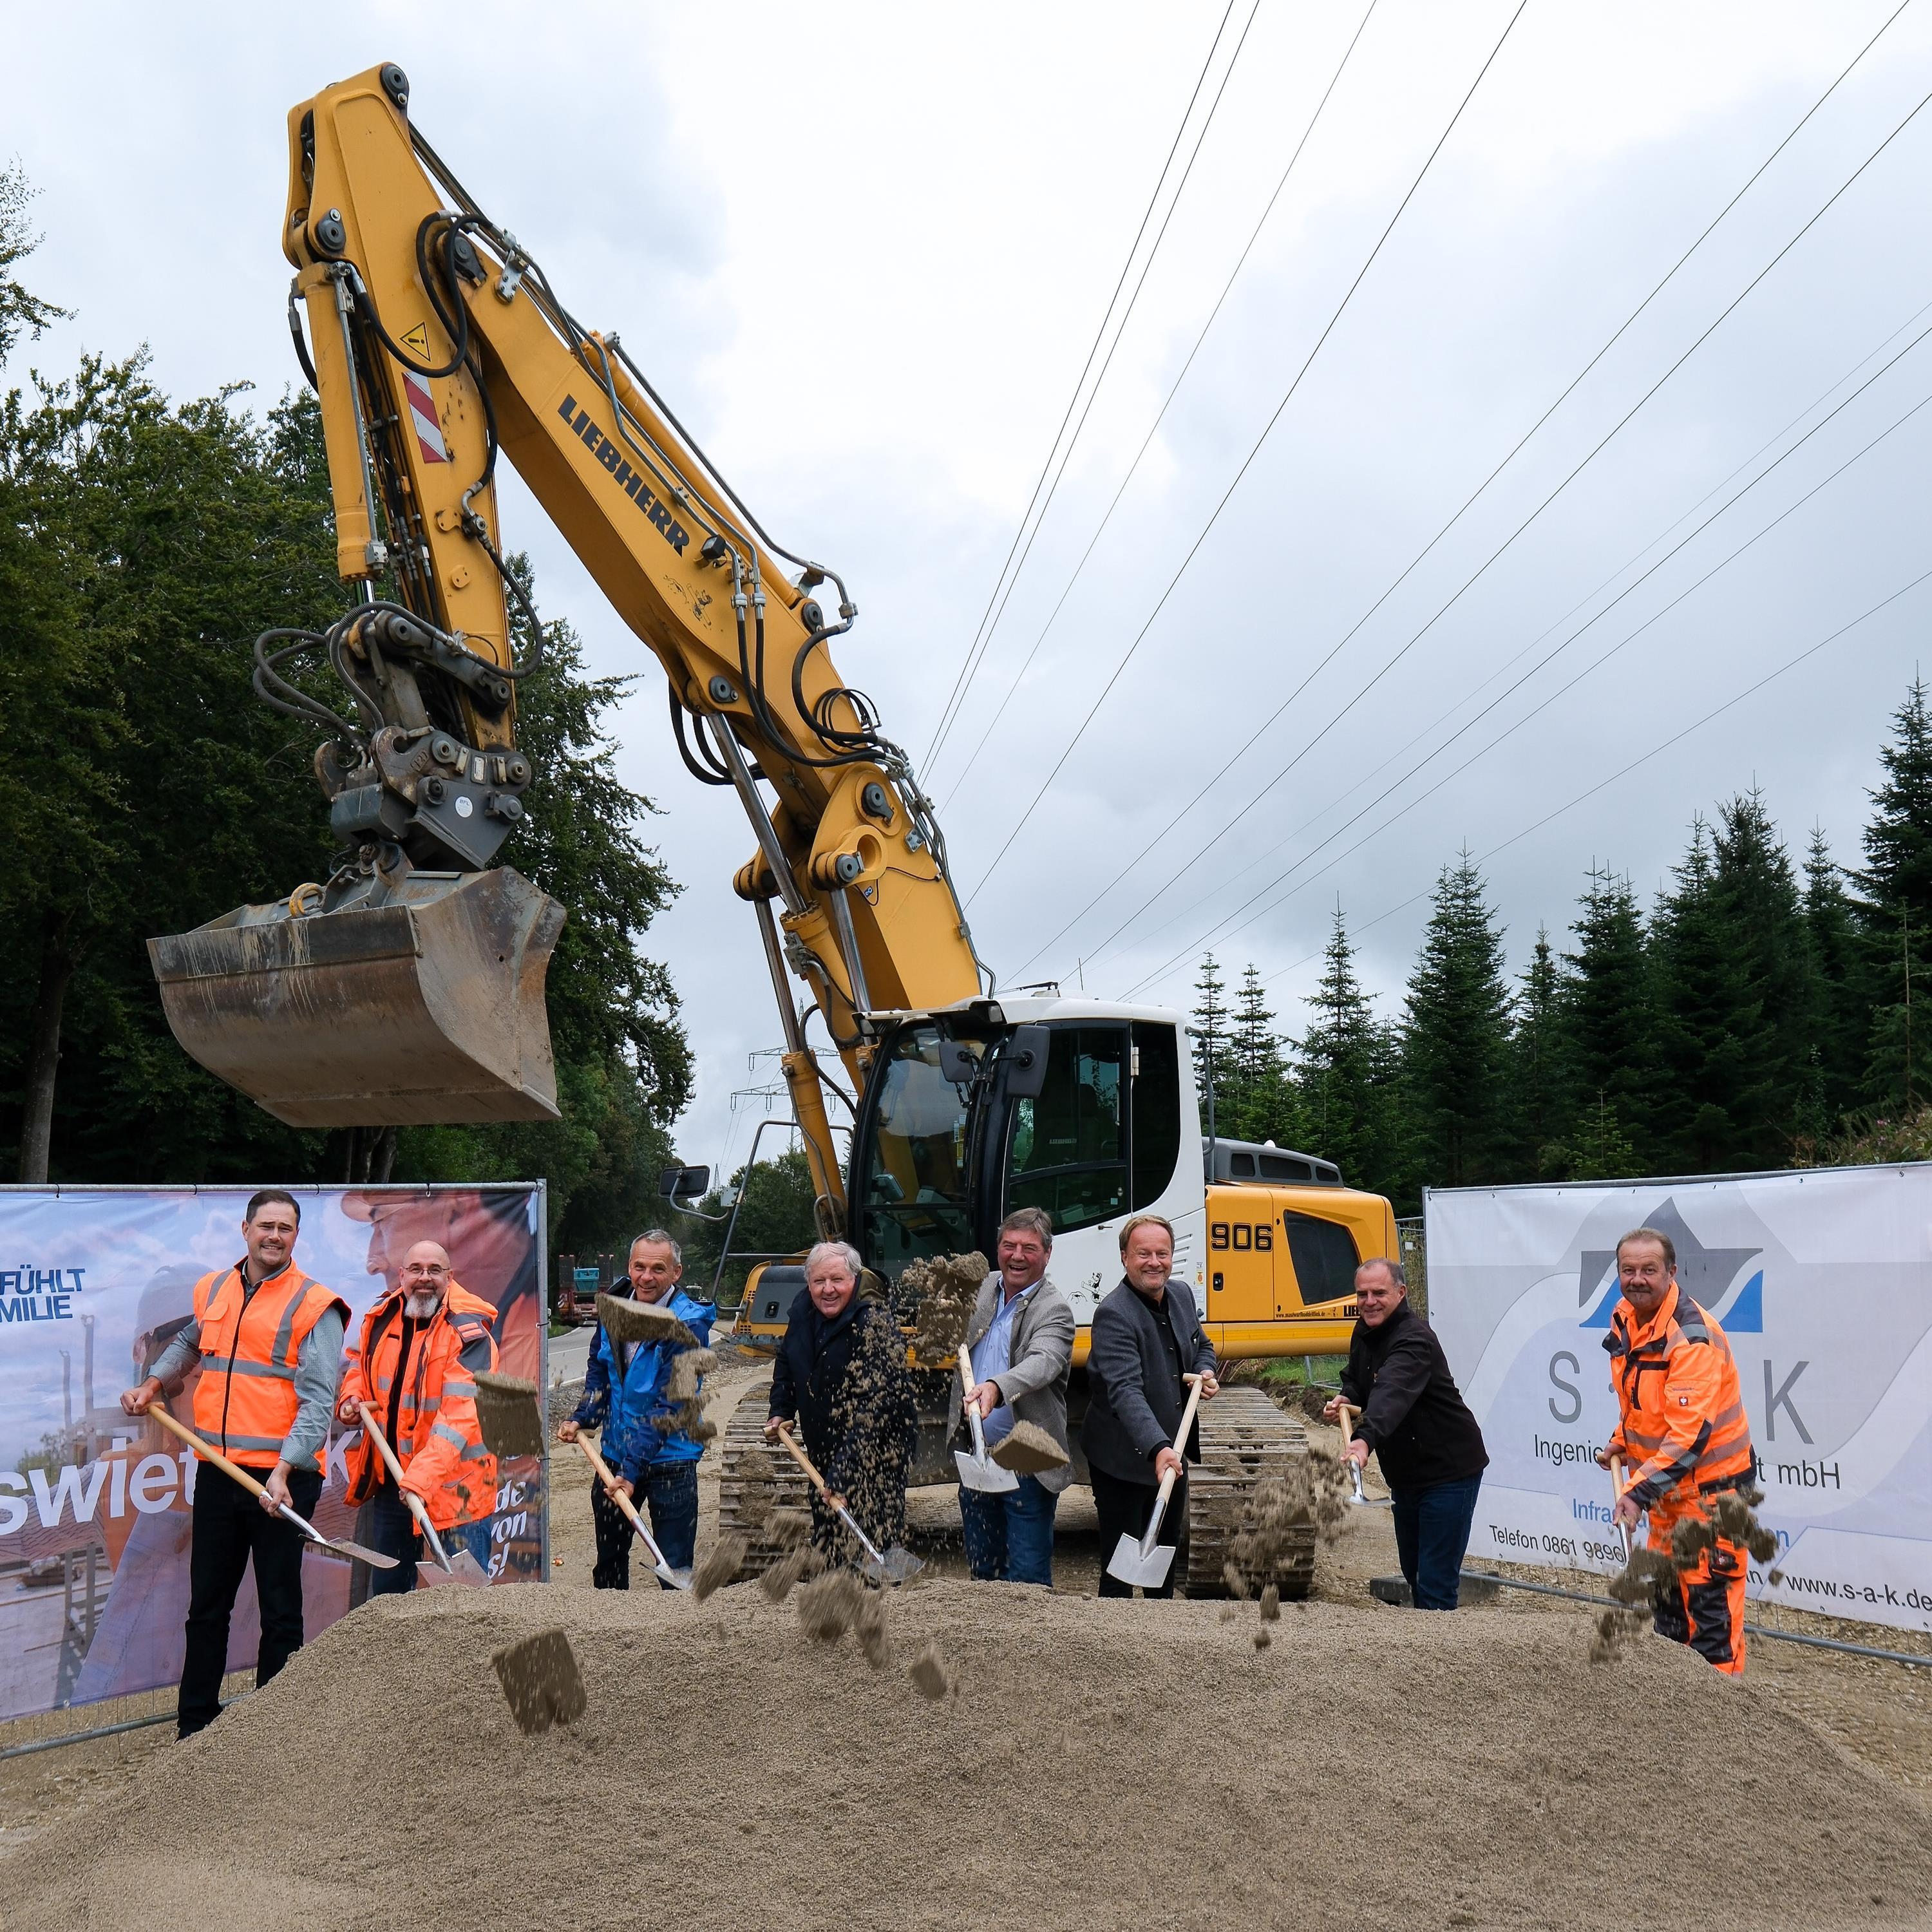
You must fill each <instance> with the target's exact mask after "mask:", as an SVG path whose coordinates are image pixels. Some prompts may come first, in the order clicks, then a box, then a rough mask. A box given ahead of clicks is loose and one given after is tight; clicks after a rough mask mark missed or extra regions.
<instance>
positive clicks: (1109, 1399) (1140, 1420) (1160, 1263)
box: [1080, 1214, 1221, 1597]
mask: <svg viewBox="0 0 1932 1932" xmlns="http://www.w3.org/2000/svg"><path fill="white" fill-rule="evenodd" d="M1121 1265H1122V1267H1123V1268H1124V1269H1125V1270H1126V1276H1125V1278H1124V1280H1122V1281H1121V1284H1120V1286H1118V1288H1116V1289H1114V1291H1113V1292H1112V1293H1111V1294H1110V1295H1109V1296H1108V1297H1107V1298H1106V1300H1105V1301H1103V1302H1102V1303H1101V1304H1100V1307H1098V1308H1097V1309H1096V1310H1094V1326H1093V1331H1092V1337H1093V1339H1092V1341H1091V1344H1090V1346H1089V1348H1088V1355H1087V1419H1086V1421H1085V1422H1084V1423H1083V1424H1082V1425H1081V1430H1080V1441H1081V1445H1082V1447H1083V1448H1085V1450H1086V1451H1087V1465H1088V1472H1089V1475H1090V1477H1091V1481H1092V1482H1093V1485H1094V1509H1095V1511H1096V1512H1097V1514H1098V1515H1099V1517H1100V1560H1101V1562H1102V1563H1103V1565H1104V1564H1105V1563H1106V1560H1107V1559H1108V1558H1109V1556H1112V1554H1113V1553H1114V1547H1115V1544H1118V1542H1119V1541H1120V1540H1121V1538H1122V1537H1123V1536H1131V1537H1133V1538H1136V1539H1138V1538H1140V1537H1142V1535H1145V1533H1146V1531H1147V1526H1148V1518H1149V1517H1151V1516H1152V1514H1154V1495H1155V1492H1156V1491H1157V1490H1158V1488H1159V1487H1160V1479H1161V1478H1162V1477H1163V1476H1164V1475H1166V1473H1167V1472H1168V1471H1169V1469H1172V1470H1173V1471H1174V1472H1175V1475H1176V1476H1177V1478H1178V1481H1176V1483H1175V1490H1174V1494H1173V1495H1172V1497H1170V1498H1169V1502H1168V1505H1167V1514H1166V1516H1165V1517H1163V1518H1162V1520H1161V1526H1160V1541H1161V1542H1163V1543H1165V1544H1170V1545H1172V1544H1178V1543H1179V1541H1180V1540H1181V1526H1182V1525H1183V1524H1184V1523H1185V1522H1186V1521H1187V1463H1190V1462H1194V1463H1198V1462H1199V1461H1200V1460H1201V1447H1200V1432H1199V1430H1190V1432H1189V1435H1188V1439H1187V1445H1186V1455H1185V1458H1184V1457H1182V1456H1181V1454H1178V1453H1177V1452H1176V1451H1175V1446H1174V1438H1175V1432H1176V1431H1177V1430H1178V1429H1179V1427H1180V1426H1181V1411H1182V1410H1183V1409H1184V1408H1185V1407H1186V1406H1187V1394H1188V1391H1187V1385H1186V1384H1185V1383H1184V1382H1183V1381H1182V1380H1181V1378H1182V1376H1184V1375H1198V1376H1200V1378H1201V1397H1202V1400H1203V1401H1204V1402H1205V1401H1208V1400H1211V1398H1212V1397H1214V1396H1216V1395H1217V1394H1220V1388H1221V1385H1220V1382H1218V1381H1217V1380H1216V1379H1215V1375H1214V1369H1215V1362H1214V1347H1213V1346H1212V1344H1211V1343H1209V1341H1208V1337H1207V1334H1206V1333H1205V1331H1204V1330H1203V1329H1202V1326H1201V1316H1200V1314H1199V1311H1198V1310H1196V1307H1195V1305H1194V1295H1193V1291H1192V1290H1191V1289H1190V1288H1189V1287H1188V1286H1187V1283H1185V1282H1184V1281H1178V1280H1172V1279H1171V1278H1170V1277H1171V1271H1172V1268H1173V1266H1174V1229H1173V1226H1172V1224H1171V1223H1169V1222H1167V1221H1165V1220H1163V1219H1162V1218H1161V1217H1160V1216H1159V1215H1158V1214H1136V1215H1133V1216H1132V1217H1130V1218H1129V1220H1127V1223H1126V1225H1125V1226H1123V1227H1122V1229H1121ZM1174 1582H1175V1580H1174V1574H1173V1572H1172V1571H1169V1573H1168V1579H1167V1581H1166V1583H1163V1585H1162V1586H1160V1589H1157V1590H1153V1591H1149V1592H1145V1594H1146V1595H1150V1596H1156V1597H1171V1596H1172V1595H1174ZM1100 1594H1101V1595H1102V1596H1103V1597H1131V1596H1132V1595H1133V1588H1132V1587H1131V1586H1130V1585H1128V1584H1126V1583H1122V1582H1121V1580H1120V1579H1119V1578H1118V1577H1112V1576H1110V1575H1109V1574H1107V1572H1106V1570H1105V1569H1104V1568H1103V1571H1101V1574H1100Z"/></svg>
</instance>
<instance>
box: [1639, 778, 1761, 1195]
mask: <svg viewBox="0 0 1932 1932" xmlns="http://www.w3.org/2000/svg"><path fill="white" fill-rule="evenodd" d="M1673 878H1674V880H1675V882H1676V883H1674V885H1673V887H1672V889H1670V892H1667V893H1666V894H1665V895H1664V899H1663V901H1662V902H1661V904H1660V905H1659V906H1658V911H1657V917H1656V919H1655V922H1653V924H1652V929H1651V934H1650V950H1651V954H1652V987H1653V989H1654V995H1655V1006H1656V1022H1655V1025H1656V1031H1655V1052H1656V1058H1657V1060H1658V1063H1659V1066H1660V1070H1661V1074H1662V1076H1663V1083H1664V1089H1665V1091H1666V1093H1667V1096H1668V1100H1667V1105H1666V1106H1665V1107H1664V1109H1662V1110H1661V1112H1660V1115H1659V1118H1658V1120H1657V1122H1656V1128H1657V1136H1656V1145H1657V1150H1658V1154H1659V1155H1660V1156H1661V1161H1662V1163H1663V1165H1664V1166H1665V1167H1667V1168H1668V1169H1673V1170H1675V1171H1676V1172H1679V1173H1705V1174H1711V1173H1720V1172H1724V1171H1726V1170H1727V1169H1731V1168H1733V1167H1736V1166H1739V1165H1741V1164H1742V1163H1741V1162H1740V1160H1739V1157H1738V1154H1737V1149H1738V1148H1739V1146H1740V1145H1742V1142H1743V1141H1744V1139H1745V1135H1746V1132H1747V1127H1748V1123H1749V1122H1750V1121H1752V1120H1753V1119H1754V1118H1756V1117H1757V1115H1760V1113H1761V1112H1763V1105H1764V1098H1765V1094H1766V1084H1765V1079H1764V1076H1763V1064H1764V1052H1763V1047H1764V1041H1765V1034H1766V1028H1765V1026H1764V1023H1763V1013H1762V1010H1761V1008H1760V1007H1759V1006H1758V1005H1757V1004H1756V1003H1754V1001H1752V1000H1751V998H1750V995H1749V992H1748V988H1747V986H1746V984H1745V974H1744V971H1743V969H1742V967H1741V966H1740V965H1739V963H1738V961H1737V959H1736V954H1735V951H1734V947H1733V934H1732V932H1731V931H1730V927H1729V925H1728V922H1727V920H1726V919H1725V918H1724V913H1723V910H1722V909H1721V906H1720V904H1719V900H1718V882H1717V872H1716V864H1715V859H1714V857H1713V855H1712V844H1711V833H1710V828H1709V826H1707V825H1706V823H1705V822H1704V820H1703V817H1702V815H1701V814H1700V816H1699V817H1697V820H1695V821H1694V823H1693V824H1692V826H1691V849H1690V850H1689V851H1688V853H1685V856H1684V859H1683V860H1682V862H1681V863H1680V864H1679V865H1678V866H1677V868H1676V871H1675V872H1674V874H1673Z"/></svg>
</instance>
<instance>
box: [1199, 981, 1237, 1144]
mask: <svg viewBox="0 0 1932 1932" xmlns="http://www.w3.org/2000/svg"><path fill="white" fill-rule="evenodd" d="M1194 990H1195V992H1196V994H1197V995H1199V1000H1198V1001H1197V1003H1196V1006H1195V1008H1194V1087H1195V1094H1196V1098H1197V1099H1198V1100H1199V1102H1200V1105H1201V1127H1202V1132H1203V1133H1205V1132H1207V1131H1208V1125H1209V1122H1210V1121H1212V1122H1213V1126H1214V1132H1215V1133H1217V1135H1228V1136H1232V1137H1233V1138H1235V1139H1239V1138H1240V1136H1238V1135H1235V1131H1234V1129H1233V1127H1232V1125H1231V1124H1229V1106H1230V1103H1232V1100H1233V1097H1234V1069H1233V1062H1232V1055H1231V1054H1230V1052H1229V1045H1230V1043H1229V1037H1228V1032H1229V1028H1228V1007H1227V1003H1226V1001H1224V1000H1223V998H1222V997H1221V995H1222V992H1223V987H1222V984H1221V969H1220V967H1219V966H1218V965H1217V964H1216V963H1215V959H1214V954H1213V953H1206V954H1205V955H1203V956H1202V961H1201V977H1200V978H1199V979H1198V980H1196V981H1195V983H1194ZM1209 1082H1212V1083H1213V1106H1212V1108H1210V1106H1209V1091H1208V1090H1209Z"/></svg>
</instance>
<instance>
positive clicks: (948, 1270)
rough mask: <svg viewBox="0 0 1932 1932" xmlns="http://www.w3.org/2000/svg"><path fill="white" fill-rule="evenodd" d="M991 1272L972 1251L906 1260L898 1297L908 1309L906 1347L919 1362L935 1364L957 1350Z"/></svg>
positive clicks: (928, 1364)
mask: <svg viewBox="0 0 1932 1932" xmlns="http://www.w3.org/2000/svg"><path fill="white" fill-rule="evenodd" d="M991 1272H992V1270H991V1269H990V1268H989V1267H988V1265H987V1262H986V1256H984V1255H983V1254H981V1253H979V1252H978V1251H977V1250H975V1251H974V1252H973V1253H971V1254H964V1255H941V1256H938V1258H937V1259H934V1260H932V1261H929V1262H907V1265H906V1268H905V1271H904V1273H903V1274H901V1276H900V1277H899V1289H898V1292H899V1299H900V1301H901V1304H903V1305H904V1306H906V1307H909V1308H910V1310H911V1311H912V1343H911V1346H912V1352H913V1355H914V1356H915V1357H916V1358H917V1359H918V1361H919V1364H920V1366H921V1367H928V1368H936V1367H938V1366H939V1365H940V1364H941V1363H943V1362H944V1361H947V1359H948V1358H950V1357H952V1356H953V1355H957V1354H958V1352H959V1344H960V1343H962V1341H963V1340H965V1336H966V1325H967V1323H968V1322H970V1321H971V1319H973V1304H974V1302H975V1301H977V1300H978V1298H979V1295H980V1283H982V1282H983V1281H984V1280H986V1277H987V1276H988V1275H989V1274H990V1273H991Z"/></svg>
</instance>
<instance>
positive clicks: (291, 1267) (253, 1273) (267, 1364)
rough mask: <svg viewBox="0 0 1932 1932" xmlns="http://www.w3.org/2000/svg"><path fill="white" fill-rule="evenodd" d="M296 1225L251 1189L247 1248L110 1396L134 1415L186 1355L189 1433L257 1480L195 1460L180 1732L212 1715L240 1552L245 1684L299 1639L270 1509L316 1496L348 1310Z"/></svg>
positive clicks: (268, 1197) (296, 1576) (290, 1568)
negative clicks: (252, 1642) (246, 1621)
mask: <svg viewBox="0 0 1932 1932" xmlns="http://www.w3.org/2000/svg"><path fill="white" fill-rule="evenodd" d="M301 1228H302V1210H301V1209H300V1208H299V1207H297V1206H296V1201H295V1197H294V1196H293V1195H290V1194H284V1193H282V1192H281V1190H280V1189H279V1188H264V1189H263V1190H262V1192H261V1193H259V1194H257V1195H256V1196H254V1198H253V1199H251V1201H250V1202H249V1203H248V1218H247V1219H246V1220H244V1221H243V1223H242V1239H243V1241H245V1242H246V1243H247V1244H248V1253H246V1254H245V1256H243V1257H242V1259H241V1260H240V1261H239V1262H236V1264H235V1265H234V1266H233V1268H223V1269H220V1270H218V1271H217V1272H216V1273H214V1274H205V1275H203V1276H202V1278H201V1279H200V1280H199V1281H198V1282H196V1283H195V1288H194V1313H193V1316H191V1317H190V1319H189V1320H188V1322H187V1324H186V1325H184V1327H183V1328H181V1329H180V1330H178V1331H177V1332H176V1334H175V1337H174V1339H173V1340H172V1341H171V1342H169V1344H168V1346H167V1347H166V1349H163V1351H162V1352H161V1354H160V1358H159V1359H158V1360H157V1361H156V1362H155V1364H154V1368H153V1370H152V1371H151V1373H149V1375H148V1378H147V1379H146V1380H145V1382H142V1384H141V1385H140V1386H139V1388H131V1389H130V1390H128V1391H127V1393H126V1394H124V1395H123V1396H122V1397H121V1407H122V1408H123V1409H124V1410H126V1411H127V1413H128V1414H129V1415H146V1414H147V1412H148V1406H149V1405H150V1404H151V1403H153V1402H154V1400H155V1399H156V1398H157V1397H158V1396H159V1395H160V1394H161V1392H162V1391H163V1388H166V1389H168V1390H169V1391H173V1390H178V1388H180V1387H181V1384H182V1382H184V1380H185V1379H187V1376H188V1374H189V1373H190V1370H193V1369H194V1368H195V1367H196V1366H197V1365H198V1366H199V1368H200V1370H201V1376H200V1379H199V1381H198V1382H196V1384H195V1390H194V1425H193V1426H194V1432H195V1433H196V1435H197V1436H199V1437H200V1438H201V1439H202V1441H203V1442H208V1443H211V1444H212V1445H213V1446H214V1448H217V1449H218V1450H220V1451H221V1453H222V1454H223V1455H224V1456H226V1457H227V1458H228V1460H229V1461H230V1462H231V1463H239V1464H240V1465H241V1466H242V1468H244V1469H247V1470H248V1471H249V1472H251V1474H253V1475H256V1476H257V1477H258V1478H260V1481H262V1483H263V1484H264V1485H265V1487H266V1489H267V1490H268V1495H267V1496H266V1497H265V1498H263V1499H261V1500H260V1502H257V1499H256V1498H255V1497H254V1496H251V1494H250V1493H248V1491H247V1490H245V1489H243V1488H242V1486H241V1484H239V1483H238V1482H236V1481H234V1479H233V1478H232V1477H229V1476H226V1475H223V1473H222V1472H221V1471H220V1470H219V1469H217V1468H215V1466H214V1464H212V1463H198V1464H197V1465H196V1472H195V1484H194V1519H193V1520H194V1541H193V1544H192V1546H191V1547H190V1551H189V1555H188V1606H187V1655H186V1656H185V1658H184V1660H183V1661H182V1664H181V1695H180V1700H179V1702H178V1705H177V1706H176V1712H175V1721H176V1724H177V1725H178V1728H179V1730H180V1733H181V1736H183V1737H184V1738H185V1737H190V1736H193V1733H195V1732H196V1731H198V1730H202V1728H203V1727H205V1726H206V1725H208V1724H212V1723H213V1722H214V1720H215V1718H217V1716H219V1715H220V1710H221V1678H222V1673H223V1671H224V1670H226V1668H227V1662H228V1625H229V1619H230V1617H231V1616H233V1613H234V1609H235V1596H236V1592H237V1591H238V1590H239V1589H241V1587H242V1574H243V1572H244V1571H246V1569H247V1568H248V1564H249V1560H250V1559H251V1558H253V1559H254V1565H255V1598H256V1601H257V1603H258V1604H260V1607H261V1612H262V1645H261V1649H260V1651H259V1652H257V1655H256V1659H255V1682H256V1683H257V1685H258V1686H259V1685H263V1684H266V1683H267V1682H268V1681H269V1679H270V1678H272V1677H273V1676H275V1673H276V1672H277V1671H278V1670H281V1667H282V1666H283V1665H284V1664H286V1663H287V1661H288V1660H289V1659H290V1657H292V1656H293V1655H294V1654H295V1652H296V1651H298V1650H299V1649H301V1648H302V1550H303V1547H304V1546H305V1543H306V1541H307V1538H305V1537H304V1536H303V1535H302V1532H301V1531H300V1530H299V1529H296V1526H294V1524H293V1523H290V1521H289V1520H287V1518H286V1517H283V1516H281V1515H279V1514H278V1513H277V1511H278V1505H281V1504H284V1503H286V1504H287V1505H290V1507H291V1508H293V1509H294V1510H295V1511H296V1514H298V1515H300V1516H305V1517H313V1516H314V1514H315V1506H316V1504H317V1502H318V1501H319V1500H320V1497H321V1495H322V1469H321V1466H320V1457H321V1452H322V1447H323V1442H325V1441H326V1439H327V1437H328V1435H329V1412H330V1410H331V1409H333V1408H334V1407H335V1384H336V1377H337V1374H338V1371H339V1370H340V1369H341V1364H342V1332H343V1328H344V1324H345V1323H346V1322H347V1320H348V1319H349V1310H348V1307H347V1304H345V1303H344V1301H343V1300H342V1298H341V1296H340V1295H338V1294H336V1292H335V1290H334V1289H328V1288H325V1287H323V1285H322V1284H321V1283H320V1282H319V1281H311V1280H309V1278H308V1276H307V1275H305V1274H303V1273H302V1270H301V1269H300V1268H297V1267H296V1265H295V1259H294V1257H295V1246H296V1235H298V1234H299V1232H301Z"/></svg>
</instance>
